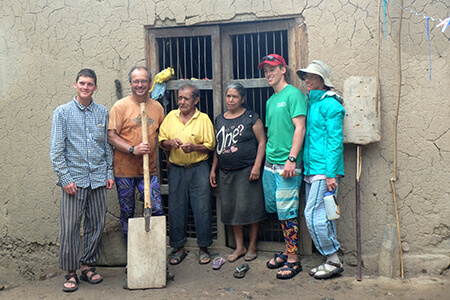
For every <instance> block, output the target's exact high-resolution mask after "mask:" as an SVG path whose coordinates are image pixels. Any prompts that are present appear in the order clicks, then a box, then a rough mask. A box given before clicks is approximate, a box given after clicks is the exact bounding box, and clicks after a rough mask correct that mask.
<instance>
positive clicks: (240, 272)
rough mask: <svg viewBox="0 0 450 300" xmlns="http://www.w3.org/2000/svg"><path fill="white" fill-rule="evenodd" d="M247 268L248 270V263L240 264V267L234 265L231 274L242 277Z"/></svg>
mask: <svg viewBox="0 0 450 300" xmlns="http://www.w3.org/2000/svg"><path fill="white" fill-rule="evenodd" d="M248 270H250V266H249V265H248V264H242V265H241V267H240V268H238V267H236V271H235V272H234V274H233V276H234V278H238V279H241V278H244V277H245V273H247V271H248Z"/></svg>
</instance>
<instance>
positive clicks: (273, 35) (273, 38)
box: [272, 32, 281, 54]
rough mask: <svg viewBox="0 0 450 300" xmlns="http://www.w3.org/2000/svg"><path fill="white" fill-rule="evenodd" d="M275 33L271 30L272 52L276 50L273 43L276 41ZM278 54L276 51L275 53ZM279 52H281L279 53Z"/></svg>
mask: <svg viewBox="0 0 450 300" xmlns="http://www.w3.org/2000/svg"><path fill="white" fill-rule="evenodd" d="M275 35H276V32H272V48H273V52H276V48H275V45H276V44H275V43H276V41H275ZM277 54H278V53H277ZM280 54H281V53H280Z"/></svg>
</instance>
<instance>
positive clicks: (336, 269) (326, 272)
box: [310, 261, 344, 279]
mask: <svg viewBox="0 0 450 300" xmlns="http://www.w3.org/2000/svg"><path fill="white" fill-rule="evenodd" d="M315 269H316V272H315V273H314V274H313V275H312V276H313V277H314V278H316V279H327V278H330V277H333V276H335V275H337V274H339V273H342V272H343V271H344V268H343V265H342V263H334V262H331V261H326V262H324V263H323V264H321V265H320V266H318V267H317V268H315ZM313 270H314V269H312V270H311V271H310V273H311V272H312V271H313Z"/></svg>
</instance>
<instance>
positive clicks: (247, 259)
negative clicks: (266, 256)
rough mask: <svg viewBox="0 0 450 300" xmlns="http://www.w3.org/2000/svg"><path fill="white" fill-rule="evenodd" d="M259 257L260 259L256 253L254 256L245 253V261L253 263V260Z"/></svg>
mask: <svg viewBox="0 0 450 300" xmlns="http://www.w3.org/2000/svg"><path fill="white" fill-rule="evenodd" d="M257 257H258V254H256V253H254V254H249V253H245V256H244V260H245V261H252V260H255V259H256V258H257Z"/></svg>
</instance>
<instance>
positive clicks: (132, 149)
mask: <svg viewBox="0 0 450 300" xmlns="http://www.w3.org/2000/svg"><path fill="white" fill-rule="evenodd" d="M128 152H130V153H131V155H133V156H134V153H133V152H134V146H131V147H130V149H128Z"/></svg>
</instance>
